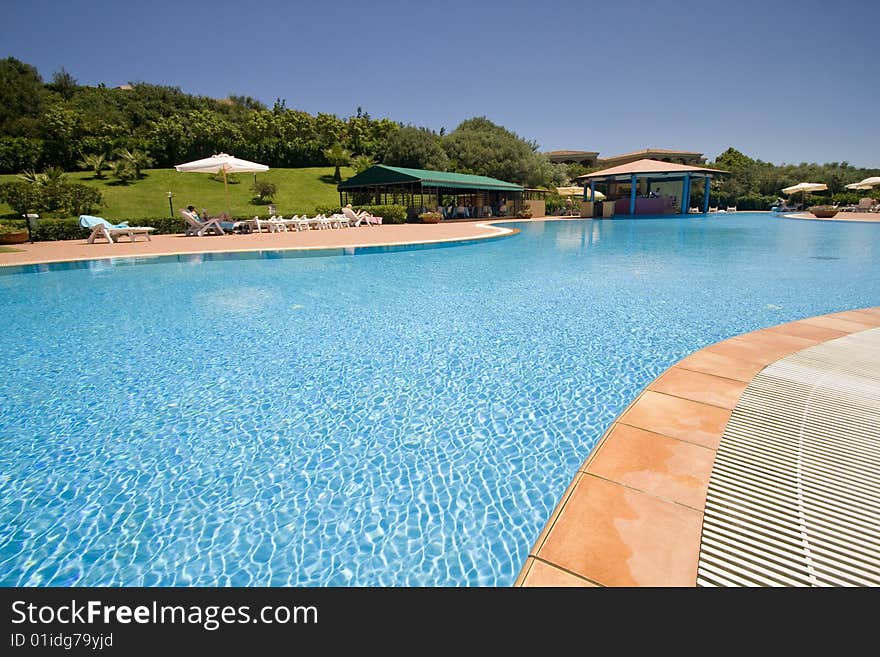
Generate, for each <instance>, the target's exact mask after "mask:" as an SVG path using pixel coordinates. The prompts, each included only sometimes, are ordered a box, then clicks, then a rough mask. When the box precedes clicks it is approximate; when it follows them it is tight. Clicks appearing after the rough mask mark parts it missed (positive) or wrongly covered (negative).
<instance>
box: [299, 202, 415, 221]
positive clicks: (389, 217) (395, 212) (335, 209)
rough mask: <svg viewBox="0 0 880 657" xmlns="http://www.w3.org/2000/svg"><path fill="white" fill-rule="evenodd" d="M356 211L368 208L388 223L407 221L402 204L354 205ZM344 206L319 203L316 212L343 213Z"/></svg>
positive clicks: (325, 213)
mask: <svg viewBox="0 0 880 657" xmlns="http://www.w3.org/2000/svg"><path fill="white" fill-rule="evenodd" d="M352 209H353V210H354V211H355V212H360V211H361V210H366V211H367V212H369V213H370V214H372V215H374V216H376V217H382V221H383V222H384V223H386V224H403V223H406V208H405V207H404V206H402V205H353V206H352ZM341 212H342V208H341V207H340V206H338V205H336V206H333V205H319V206H318V207H316V208H315V214H323V215H328V216H329V215H331V214H337V213H341Z"/></svg>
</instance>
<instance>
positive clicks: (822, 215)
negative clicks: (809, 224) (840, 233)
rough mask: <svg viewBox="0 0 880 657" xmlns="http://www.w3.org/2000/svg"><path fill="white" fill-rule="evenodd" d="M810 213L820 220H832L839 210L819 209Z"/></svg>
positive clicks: (814, 209)
mask: <svg viewBox="0 0 880 657" xmlns="http://www.w3.org/2000/svg"><path fill="white" fill-rule="evenodd" d="M810 213H811V214H812V215H813V216H815V217H818V218H819V219H831V217H833V216H834V215H836V214H837V210H820V209H819V208H813V209H811V210H810Z"/></svg>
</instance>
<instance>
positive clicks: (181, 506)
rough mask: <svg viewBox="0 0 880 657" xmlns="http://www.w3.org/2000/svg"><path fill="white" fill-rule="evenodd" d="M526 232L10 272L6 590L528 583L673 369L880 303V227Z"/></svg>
mask: <svg viewBox="0 0 880 657" xmlns="http://www.w3.org/2000/svg"><path fill="white" fill-rule="evenodd" d="M521 228H522V233H521V234H519V235H517V236H514V237H511V238H507V239H502V240H496V241H491V242H486V243H481V244H472V245H466V246H458V247H454V248H443V249H428V250H424V249H422V250H401V251H397V252H391V253H373V254H366V255H357V256H354V257H350V256H349V257H346V256H335V257H286V256H285V255H283V254H281V253H278V252H274V253H265V254H255V255H247V256H242V255H229V256H179V257H173V258H152V259H143V260H138V261H130V260H118V261H93V262H91V263H86V264H84V263H77V264H73V265H58V266H40V267H31V268H16V269H4V268H0V291H2V296H0V299H2V300H0V312H2V317H3V323H2V327H3V330H2V331H0V359H2V360H0V362H2V363H3V367H4V369H5V372H4V376H3V377H2V378H0V400H2V405H0V446H2V447H0V584H2V585H5V586H13V585H22V586H24V585H27V586H30V585H36V586H48V585H58V586H70V585H83V586H85V585H113V586H115V585H126V586H140V585H144V586H153V585H175V586H182V585H205V586H214V585H218V586H226V585H230V586H248V585H254V586H264V585H304V586H308V585H341V586H347V585H393V586H404V585H430V586H433V585H437V586H452V585H471V586H478V585H508V584H511V583H512V582H513V580H514V578H515V576H516V574H517V572H518V570H519V568H520V566H521V565H522V563H523V562H524V560H525V558H526V556H527V553H528V550H529V547H530V546H531V544H532V542H533V541H534V540H535V538H536V537H537V535H538V533H539V532H540V530H541V528H542V527H543V525H544V522H545V521H546V519H547V517H548V515H549V513H550V512H551V510H552V509H553V507H554V505H555V504H556V502H557V501H558V499H559V497H560V495H561V494H562V492H563V490H564V489H565V487H566V485H567V484H568V483H569V482H570V481H571V478H572V475H573V473H574V471H575V469H576V468H577V467H578V466H579V465H580V464H581V462H582V461H583V459H584V458H585V457H586V455H587V453H588V452H589V450H590V448H591V447H592V446H593V445H594V444H595V442H596V440H597V439H598V438H599V437H600V436H601V434H602V432H603V431H604V429H605V428H606V427H607V425H608V424H610V422H611V421H612V420H613V419H614V418H615V417H616V416H617V414H618V413H619V412H620V411H621V410H622V409H623V408H624V407H625V406H626V404H627V403H629V401H631V400H632V399H633V398H634V397H635V395H636V394H638V392H639V391H640V390H641V389H642V388H643V387H644V386H645V385H646V384H647V383H649V382H650V381H651V380H652V379H653V378H655V377H656V376H657V375H658V374H660V373H661V372H662V371H663V370H664V369H665V368H666V367H668V366H669V365H670V364H672V363H673V362H675V361H676V360H678V359H679V358H681V357H682V356H684V355H685V354H687V353H690V352H691V351H693V350H695V349H697V348H699V347H702V346H704V345H706V344H709V343H712V342H715V341H717V340H720V339H723V338H726V337H729V336H731V335H734V334H737V333H741V332H743V331H748V330H751V329H755V328H759V327H764V326H770V325H774V324H778V323H780V322H784V321H787V320H792V319H797V318H800V317H805V316H812V315H817V314H820V313H827V312H834V311H838V310H844V309H848V308H856V307H863V306H870V305H878V304H880V286H878V283H880V226H876V225H866V224H844V223H824V222H808V221H793V220H784V219H778V218H775V217H771V216H769V215H745V214H743V213H739V214H737V215H731V216H726V217H721V216H718V217H716V216H713V217H711V218H702V217H688V218H668V219H639V220H615V221H565V222H547V223H532V224H523V225H522V226H521Z"/></svg>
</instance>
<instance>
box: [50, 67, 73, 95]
mask: <svg viewBox="0 0 880 657" xmlns="http://www.w3.org/2000/svg"><path fill="white" fill-rule="evenodd" d="M46 86H47V87H48V88H49V89H51V90H52V91H55V92H57V93H59V94H61V97H62V98H64V99H65V100H70V99H71V98H73V94H74V93H75V92H76V89H77V83H76V78H74V77H73V76H72V75H71V74H70V73H68V72H67V71H66V70H65V69H64V67H63V66H62V67H61V70H60V71H55V73H54V74H53V75H52V82H50V83H49V84H47V85H46Z"/></svg>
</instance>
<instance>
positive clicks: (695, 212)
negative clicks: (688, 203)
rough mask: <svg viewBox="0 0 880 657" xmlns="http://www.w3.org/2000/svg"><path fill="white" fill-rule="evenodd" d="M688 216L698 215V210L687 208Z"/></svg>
mask: <svg viewBox="0 0 880 657" xmlns="http://www.w3.org/2000/svg"><path fill="white" fill-rule="evenodd" d="M688 214H700V208H688Z"/></svg>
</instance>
